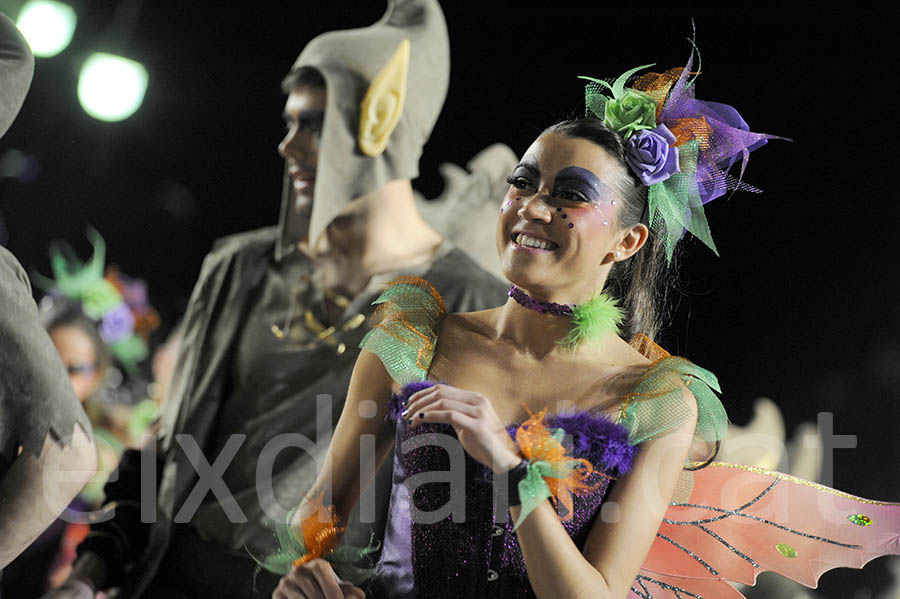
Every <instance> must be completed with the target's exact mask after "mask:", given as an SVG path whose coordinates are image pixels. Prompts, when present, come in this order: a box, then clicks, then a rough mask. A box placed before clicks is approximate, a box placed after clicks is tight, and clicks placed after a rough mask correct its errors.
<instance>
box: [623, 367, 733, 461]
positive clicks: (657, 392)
mask: <svg viewBox="0 0 900 599" xmlns="http://www.w3.org/2000/svg"><path fill="white" fill-rule="evenodd" d="M685 386H686V387H687V388H688V390H689V391H690V392H691V394H692V395H693V396H694V399H695V400H696V402H697V426H696V428H695V430H694V435H695V437H697V438H699V439H702V440H703V441H705V442H707V443H715V442H717V441H721V440H722V439H723V438H724V437H725V433H726V430H727V427H728V416H727V414H726V413H725V408H724V407H722V402H721V401H720V400H719V398H718V396H717V395H716V394H715V393H714V392H713V391H716V392H721V390H720V389H719V381H718V380H716V377H715V375H714V374H713V373H711V372H710V371H708V370H706V369H705V368H701V367H700V366H697V365H696V364H694V363H692V362H690V361H689V360H685V359H684V358H679V357H675V356H668V357H663V358H660V359H659V360H657V361H656V362H654V364H653V365H652V366H651V367H650V368H649V369H648V370H647V372H645V373H644V374H643V375H642V376H641V378H640V380H638V382H637V384H636V385H635V386H634V389H632V391H631V392H630V393H629V394H628V395H627V396H626V397H625V403H624V405H623V407H622V412H621V413H620V415H619V421H620V422H621V423H622V424H624V425H625V426H626V427H627V428H628V431H629V436H628V442H629V443H631V444H632V445H637V444H639V443H643V442H644V441H649V440H651V439H655V438H657V437H660V436H662V435H664V434H665V433H667V432H668V431H670V430H672V429H673V428H675V427H677V426H679V425H681V424H683V423H684V422H685V420H687V419H688V418H691V414H692V412H693V410H692V409H691V406H690V405H689V403H688V400H687V398H686V397H685V395H684V387H685Z"/></svg>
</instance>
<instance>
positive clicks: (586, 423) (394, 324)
mask: <svg viewBox="0 0 900 599" xmlns="http://www.w3.org/2000/svg"><path fill="white" fill-rule="evenodd" d="M379 302H381V308H380V310H381V317H382V320H381V322H380V323H379V324H378V325H376V327H375V328H373V330H372V331H371V332H370V333H369V334H368V336H367V337H366V339H365V340H364V341H363V343H362V347H364V348H366V349H368V350H370V351H373V352H374V353H376V354H377V355H379V357H381V359H382V361H383V363H384V364H385V366H386V368H387V370H388V372H389V373H390V374H391V376H392V377H393V378H394V379H395V380H396V381H397V382H398V383H399V384H401V385H403V392H402V393H400V394H397V395H395V396H394V397H393V398H392V399H391V404H390V410H389V418H390V419H391V420H392V421H393V423H394V424H395V430H396V433H395V434H396V446H395V447H396V451H395V456H394V464H393V486H392V494H391V503H390V514H389V521H388V528H387V531H386V535H385V540H384V548H383V551H382V554H381V558H380V561H379V563H378V564H377V568H376V573H375V576H374V578H373V579H372V580H371V581H370V582H369V583H368V586H367V589H366V590H367V596H369V597H373V598H388V597H390V598H403V599H406V598H414V597H429V598H437V597H488V596H490V597H499V598H504V599H506V598H509V599H512V598H525V597H534V596H535V595H534V592H533V590H532V589H531V584H530V582H529V579H528V574H527V572H526V569H525V561H524V558H523V556H522V551H521V548H520V546H519V543H518V539H517V536H516V533H515V531H514V529H513V524H514V523H513V522H512V519H511V518H510V517H509V512H508V510H507V509H506V505H507V504H506V498H505V493H506V490H505V489H506V482H505V479H498V480H497V484H495V482H494V475H493V474H492V473H491V472H490V470H489V469H488V468H486V467H484V466H482V465H481V464H480V463H478V462H476V461H475V460H474V459H472V458H471V457H470V456H469V455H468V454H466V453H465V452H464V451H463V450H462V447H461V445H459V444H458V442H455V441H456V436H455V433H454V430H453V428H452V427H451V426H449V425H444V424H435V423H426V424H422V425H418V426H417V427H415V428H410V427H408V426H407V425H406V423H405V422H404V420H403V418H402V417H401V412H402V409H403V408H402V404H403V402H404V401H405V399H406V397H408V396H409V395H410V394H412V393H414V392H415V391H417V390H418V389H422V388H425V387H428V386H430V385H432V384H433V383H431V382H429V381H428V380H427V374H428V369H429V366H430V363H431V357H432V355H433V353H434V347H435V344H436V340H437V339H436V335H435V331H436V329H437V327H438V325H439V324H440V322H441V320H442V319H443V317H444V316H445V314H446V311H445V310H444V309H443V305H442V303H441V300H440V296H438V295H437V294H436V292H434V290H433V288H431V287H430V285H427V283H425V282H424V281H422V280H421V279H419V280H412V279H411V280H408V281H405V282H401V283H398V284H395V285H393V286H392V287H390V288H389V289H388V290H387V291H386V292H385V294H384V295H382V297H381V298H380V299H379ZM673 377H674V378H678V379H679V380H683V382H685V383H686V384H688V386H689V388H690V389H691V390H692V391H694V393H695V396H698V395H699V396H700V397H698V404H701V405H706V404H707V403H708V402H709V401H710V400H713V401H714V402H715V405H714V408H715V407H716V406H717V409H718V412H716V416H717V417H719V419H720V421H721V423H722V424H723V423H724V411H723V410H722V408H721V404H720V403H719V402H718V399H717V398H715V396H714V394H713V393H712V391H710V389H709V386H708V385H707V383H710V384H712V386H713V387H714V388H715V386H716V383H715V378H714V377H712V375H711V374H710V373H708V372H706V371H703V370H702V369H700V368H698V367H696V366H694V365H693V364H691V363H690V362H688V361H687V360H683V359H682V358H673V357H667V356H663V357H661V358H660V359H659V360H657V361H656V362H655V363H654V365H653V366H652V367H651V368H650V369H649V370H648V371H647V373H646V374H645V375H644V376H643V377H641V380H640V381H639V383H638V385H637V387H636V388H635V390H634V391H633V392H632V393H631V394H629V398H632V396H634V397H633V398H637V397H638V396H639V395H645V394H646V392H647V391H648V390H650V389H651V388H652V390H653V391H654V392H655V395H654V399H660V398H662V400H663V401H667V400H666V399H665V397H669V399H671V397H673V395H672V394H671V393H668V394H667V393H665V392H660V390H661V389H663V387H664V386H661V385H660V384H659V381H663V380H669V381H671V380H673ZM670 387H672V388H673V389H675V388H679V389H680V387H676V386H671V385H670ZM675 395H677V396H678V397H679V398H680V397H683V395H682V393H681V391H680V390H679V391H678V392H677V393H676V394H675ZM664 396H665V397H664ZM633 398H632V399H633ZM626 403H628V402H627V401H626ZM714 411H715V410H714ZM658 413H659V412H657V414H658ZM664 413H667V414H668V415H669V416H670V417H672V418H674V419H675V420H676V421H677V418H678V413H679V410H678V408H672V407H671V406H670V407H669V408H667V410H666V411H665V412H664ZM701 418H703V419H704V420H706V421H707V422H706V425H708V426H712V425H710V424H709V423H708V420H709V418H706V417H704V416H701ZM651 420H652V419H650V418H648V417H647V413H646V412H639V411H637V410H635V411H633V412H632V413H628V412H626V411H623V413H622V414H620V417H619V418H618V419H617V421H616V422H613V421H611V420H609V419H608V418H606V417H605V416H603V415H600V414H597V413H592V412H590V411H576V412H570V413H565V414H557V415H554V416H550V417H548V418H547V420H546V424H547V426H548V427H550V428H557V429H562V430H563V431H564V432H565V434H566V435H568V436H569V437H567V438H568V439H570V440H569V441H568V442H567V446H568V447H569V448H570V450H571V454H572V455H573V456H574V457H575V458H585V459H587V460H589V461H590V462H591V464H593V466H594V469H595V472H594V473H593V474H591V475H590V478H589V479H588V480H587V482H589V483H593V484H596V487H595V489H594V490H592V491H590V492H588V493H585V494H581V495H575V496H574V509H573V513H572V514H571V517H570V518H568V519H561V522H562V525H563V527H564V528H565V530H566V532H567V533H568V534H569V536H570V537H571V538H572V540H573V541H574V543H575V544H576V546H578V547H579V549H581V548H582V547H583V546H584V543H585V541H586V540H587V536H588V533H589V532H590V529H591V526H592V525H593V523H594V521H595V520H596V518H597V517H598V515H599V514H600V513H601V508H602V505H603V500H604V498H605V497H606V494H607V492H608V490H609V487H610V480H609V479H608V478H605V477H604V476H602V475H601V474H599V473H598V472H596V471H600V472H602V473H604V474H606V475H609V476H610V477H613V478H616V477H619V476H621V475H623V474H625V473H626V472H628V470H629V469H630V467H631V463H632V460H633V458H634V457H635V455H636V454H637V451H638V445H639V443H640V442H642V441H644V440H646V439H648V438H652V437H654V436H656V435H658V434H660V433H661V432H663V431H664V430H668V429H669V428H671V426H665V425H664V426H660V425H659V424H658V423H651ZM517 426H518V424H511V425H509V426H508V427H507V431H508V432H509V434H510V435H511V436H514V434H515V431H516V428H517ZM463 471H464V473H465V476H464V477H460V478H459V480H458V481H457V480H454V481H453V482H448V481H451V480H452V479H453V475H452V474H451V472H463ZM495 506H496V507H495Z"/></svg>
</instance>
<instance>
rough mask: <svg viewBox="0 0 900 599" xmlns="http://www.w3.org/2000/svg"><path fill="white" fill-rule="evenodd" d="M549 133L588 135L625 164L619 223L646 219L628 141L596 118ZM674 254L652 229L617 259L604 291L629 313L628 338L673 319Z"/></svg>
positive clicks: (643, 195)
mask: <svg viewBox="0 0 900 599" xmlns="http://www.w3.org/2000/svg"><path fill="white" fill-rule="evenodd" d="M544 132H545V133H557V134H559V135H564V136H566V137H573V138H578V139H586V140H588V141H590V142H593V143H595V144H597V145H598V146H600V147H601V148H603V149H604V150H606V151H607V152H609V154H610V155H611V156H612V157H613V158H615V159H616V161H617V162H618V163H619V164H620V165H621V167H622V168H621V169H620V171H621V175H620V176H619V177H617V180H616V182H615V186H616V189H617V191H618V192H619V195H620V196H621V199H622V202H623V205H622V206H621V208H620V209H619V211H618V218H617V221H618V222H617V224H618V226H620V227H623V228H627V227H633V226H634V225H636V224H639V223H643V224H645V225H649V223H648V222H647V186H646V185H643V184H641V183H640V181H639V180H638V179H637V178H636V177H635V176H634V175H633V174H632V172H631V169H630V168H628V165H627V164H626V162H625V140H624V139H623V138H622V136H621V135H619V134H618V133H616V132H615V131H613V130H612V129H610V128H609V127H607V126H606V125H604V124H603V122H602V121H600V120H599V119H596V118H593V117H581V118H574V119H568V120H565V121H561V122H559V123H556V124H555V125H552V126H550V127H548V128H547V129H546V130H545V131H544ZM675 260H676V256H673V257H672V260H671V262H668V261H667V260H666V249H665V242H664V240H663V236H660V235H658V234H657V233H656V232H654V231H653V229H651V230H650V236H649V238H648V239H647V243H646V244H645V245H644V247H643V248H641V250H640V251H638V253H637V254H635V255H634V256H632V257H631V258H629V259H627V260H622V261H621V262H616V263H615V264H614V265H613V267H612V270H611V271H610V273H609V278H608V279H607V282H606V289H607V290H608V291H609V293H610V295H612V296H613V297H618V298H620V300H621V302H622V304H623V307H624V308H625V312H626V315H627V326H628V331H627V333H628V336H629V337H631V336H634V335H636V334H638V333H644V334H645V335H647V336H648V337H650V338H651V339H655V338H656V336H657V334H658V333H659V331H660V329H662V328H663V326H665V324H666V321H667V320H668V318H669V311H668V306H667V303H666V300H667V295H668V291H669V289H670V284H669V283H670V282H671V281H673V280H674V279H675V278H676V273H677V268H676V265H675Z"/></svg>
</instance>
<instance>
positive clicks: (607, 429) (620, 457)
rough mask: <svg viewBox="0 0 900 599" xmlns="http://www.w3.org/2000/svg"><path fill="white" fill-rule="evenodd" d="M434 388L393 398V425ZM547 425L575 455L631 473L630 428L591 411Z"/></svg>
mask: <svg viewBox="0 0 900 599" xmlns="http://www.w3.org/2000/svg"><path fill="white" fill-rule="evenodd" d="M434 385H435V383H434V382H433V381H415V382H412V383H408V384H407V385H405V386H404V387H403V389H402V390H401V391H400V392H399V393H395V394H394V395H393V396H392V397H391V402H390V405H389V407H388V416H387V417H388V418H389V419H390V420H391V421H392V422H400V420H401V413H402V412H403V410H404V409H405V408H404V406H405V405H406V402H407V400H408V399H409V397H410V396H411V395H413V394H414V393H416V392H417V391H421V390H422V389H427V388H429V387H432V386H434ZM545 423H546V425H547V427H548V428H551V429H554V428H561V429H563V430H564V431H565V432H566V433H567V435H571V447H570V449H571V450H572V455H574V456H575V457H577V458H582V457H583V458H586V459H588V460H590V462H591V463H592V464H593V465H594V467H595V468H599V469H600V470H602V471H603V472H605V473H607V474H609V475H610V476H614V477H619V476H621V475H623V474H626V473H627V472H628V471H629V470H631V465H632V463H633V462H634V458H635V456H636V455H637V452H638V448H637V446H634V445H630V444H629V443H628V429H627V428H625V427H624V426H623V425H621V424H617V423H615V422H612V421H611V420H609V419H608V418H607V417H606V416H604V415H602V414H597V413H594V412H591V411H587V410H581V411H572V412H564V413H561V414H554V415H551V416H547V418H546V421H545ZM520 424H521V423H514V424H510V425H509V426H507V427H506V432H507V433H509V436H510V437H512V438H513V439H515V435H516V429H518V428H519V425H520Z"/></svg>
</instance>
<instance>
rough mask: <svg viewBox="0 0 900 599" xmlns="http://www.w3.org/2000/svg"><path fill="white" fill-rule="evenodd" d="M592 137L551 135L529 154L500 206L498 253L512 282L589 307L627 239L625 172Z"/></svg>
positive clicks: (549, 298)
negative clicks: (621, 220)
mask: <svg viewBox="0 0 900 599" xmlns="http://www.w3.org/2000/svg"><path fill="white" fill-rule="evenodd" d="M621 168H622V167H621V166H619V165H618V164H617V163H616V161H615V159H614V158H613V157H612V156H610V154H609V153H608V152H607V151H606V150H604V149H603V148H601V147H600V146H598V145H596V144H594V143H593V142H590V141H588V140H586V139H579V138H571V137H566V136H563V135H560V134H557V133H544V134H543V135H541V136H540V137H539V138H538V139H537V140H536V141H535V142H534V143H533V144H532V145H531V147H530V148H528V151H527V152H525V155H524V156H523V157H522V160H521V161H520V162H519V164H518V166H516V168H515V170H514V171H513V174H512V176H511V177H510V179H509V181H510V188H509V191H508V192H507V194H506V196H505V197H504V198H503V203H502V205H501V206H500V216H499V222H498V228H497V249H498V252H499V254H500V263H501V265H502V267H503V272H504V274H505V275H506V277H507V278H508V279H509V280H510V281H512V282H513V283H515V284H516V285H518V286H519V287H521V288H523V289H525V290H526V291H528V292H529V293H531V294H532V295H535V296H537V297H539V298H540V299H543V300H547V301H555V302H560V303H581V302H584V301H586V300H588V299H590V298H591V297H592V296H593V295H594V293H595V292H597V291H599V287H600V286H602V284H603V281H604V278H605V276H606V274H607V273H608V271H609V268H610V266H611V265H612V258H613V254H614V252H615V251H616V246H617V244H619V243H620V241H621V238H622V236H623V234H622V233H621V232H620V231H619V230H618V228H617V226H616V211H617V210H618V208H619V207H620V206H621V204H622V200H621V198H620V197H619V195H618V193H617V192H616V191H615V190H614V188H613V183H614V181H616V177H619V176H621V170H620V169H621Z"/></svg>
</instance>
